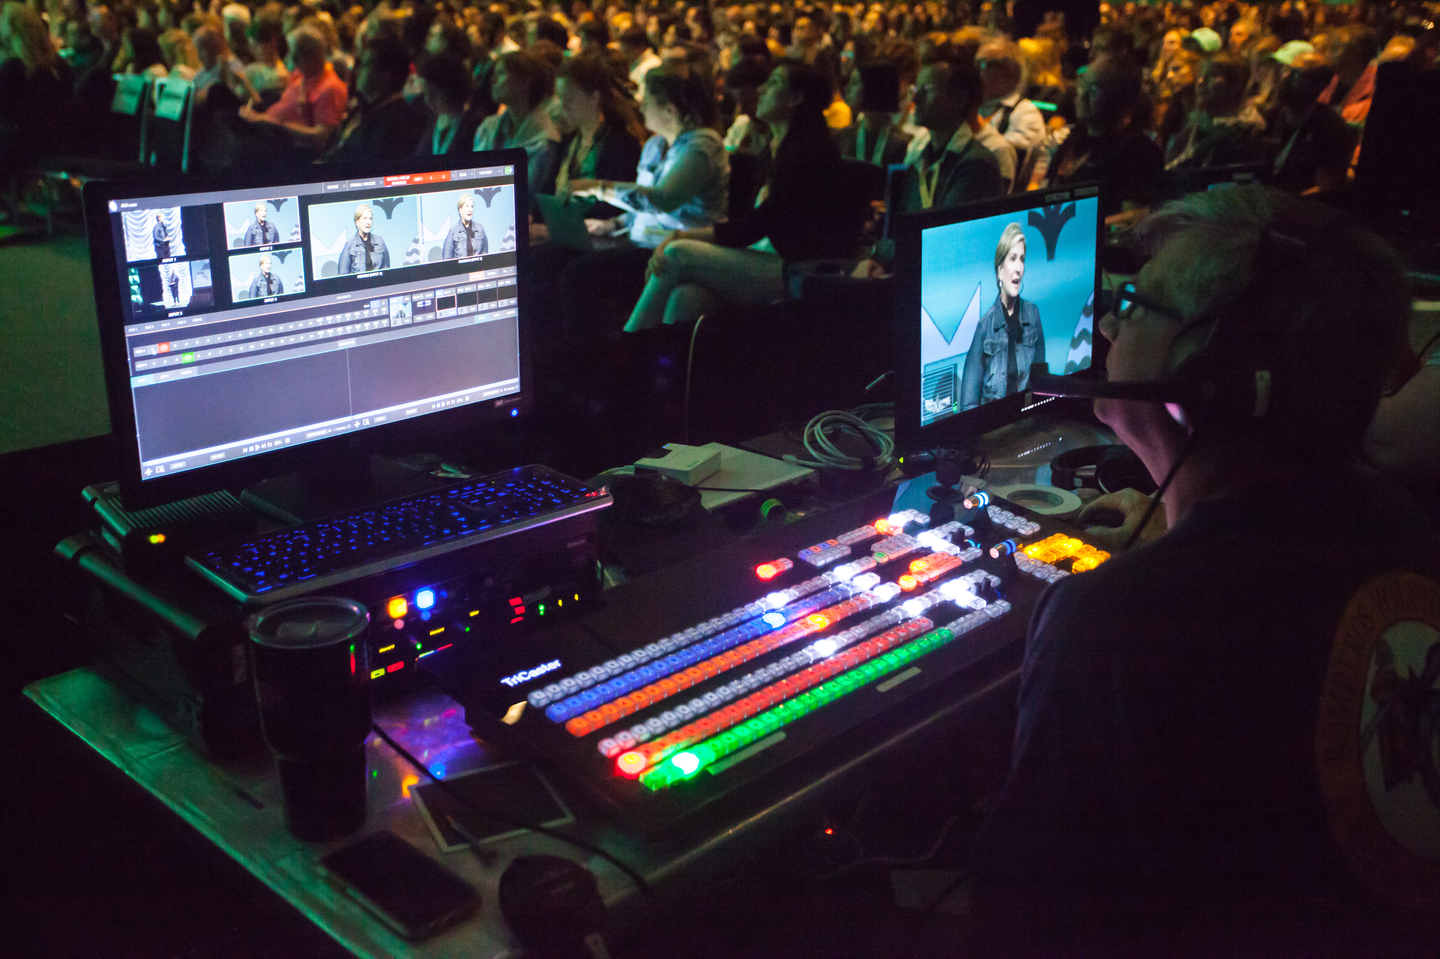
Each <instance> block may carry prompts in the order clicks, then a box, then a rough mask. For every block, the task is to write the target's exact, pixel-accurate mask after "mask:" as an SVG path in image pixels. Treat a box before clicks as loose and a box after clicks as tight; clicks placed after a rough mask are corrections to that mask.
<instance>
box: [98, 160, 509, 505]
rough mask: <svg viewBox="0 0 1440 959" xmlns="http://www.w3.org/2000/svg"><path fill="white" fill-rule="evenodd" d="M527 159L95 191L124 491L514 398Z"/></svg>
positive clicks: (102, 308)
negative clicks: (128, 463)
mask: <svg viewBox="0 0 1440 959" xmlns="http://www.w3.org/2000/svg"><path fill="white" fill-rule="evenodd" d="M524 170H525V160H524V155H523V153H521V152H519V151H498V152H494V153H477V154H472V155H467V156H465V157H463V158H453V157H452V158H450V159H449V160H448V161H447V160H445V158H426V159H423V160H409V161H405V163H404V164H401V165H395V166H394V167H393V168H392V169H389V170H374V169H373V168H371V169H369V170H367V171H365V172H364V173H360V172H357V171H354V170H350V171H345V170H342V169H341V168H330V167H312V168H307V169H305V170H303V171H302V172H300V173H298V174H292V175H290V176H288V177H287V176H283V175H274V174H272V175H269V176H265V175H257V176H256V177H255V178H254V179H252V180H248V181H245V182H234V181H233V180H231V181H215V180H202V179H190V178H184V179H173V180H170V181H168V182H162V181H159V180H155V179H151V180H143V181H130V182H123V183H122V182H109V183H97V184H94V185H93V186H92V187H87V193H86V210H87V226H88V228H89V230H90V235H91V254H92V257H93V258H94V260H95V262H94V275H95V286H96V299H97V304H98V306H99V312H100V319H101V338H102V346H103V348H104V351H105V355H106V373H107V379H108V381H109V388H110V400H111V407H112V420H113V421H114V425H115V433H116V436H117V438H119V439H120V440H121V442H122V444H124V446H126V447H129V448H130V449H131V451H132V452H133V459H134V462H133V466H134V470H133V472H134V476H133V477H132V479H133V480H136V481H138V487H137V484H136V483H135V482H131V483H129V484H126V483H125V482H124V477H122V491H124V492H125V493H126V500H127V503H128V502H129V501H130V500H131V499H132V498H143V499H145V500H147V501H158V502H163V501H165V500H166V499H171V498H174V497H173V496H156V495H153V494H154V493H155V491H156V490H158V489H161V488H163V489H164V490H166V491H168V492H170V493H174V492H179V491H181V489H180V487H181V486H182V485H190V486H197V487H198V486H202V485H203V486H209V487H210V488H218V486H217V484H215V483H214V482H213V481H210V479H213V477H215V476H223V475H228V471H227V470H225V469H223V467H226V466H228V465H230V464H234V463H237V462H240V461H244V460H247V459H251V458H256V457H262V456H264V455H265V454H269V453H271V452H272V451H276V450H284V449H287V448H295V447H300V446H306V445H307V444H315V443H320V442H323V441H326V440H329V439H332V438H335V437H339V436H344V435H347V434H353V433H356V432H358V431H365V430H370V429H381V428H389V427H391V426H392V425H393V424H396V423H399V422H403V421H406V420H410V419H414V418H418V417H427V416H430V415H433V414H436V413H440V412H442V411H447V410H452V409H455V408H459V407H484V408H486V409H488V410H490V411H493V412H495V413H497V414H498V415H506V414H508V413H514V412H516V411H518V406H519V402H520V398H521V395H522V362H521V360H522V357H521V336H520V303H519V292H518V265H519V252H520V251H519V250H518V249H517V244H519V243H523V236H520V235H519V233H517V217H516V211H517V210H524V209H525V208H526V206H525V203H526V198H525V197H524V196H523V194H524V191H525V177H524ZM518 222H519V224H520V225H521V226H523V225H524V223H523V219H521V220H520V221H518ZM520 233H523V230H522V231H520ZM132 437H133V444H134V445H133V447H130V442H131V438H132ZM282 458H283V457H282ZM292 465H293V464H292ZM202 470H204V471H209V473H208V474H207V477H208V478H207V481H206V482H204V483H203V484H202V483H199V482H198V478H197V482H196V483H192V484H179V483H177V482H173V481H172V478H174V477H176V476H178V475H182V474H188V473H193V472H195V471H202ZM250 472H256V471H250ZM127 485H128V487H129V489H125V487H126V486H127ZM222 485H229V484H222ZM137 488H142V489H146V490H147V492H146V493H145V494H144V495H143V496H142V497H136V496H134V495H133V494H134V491H135V490H136V489H137Z"/></svg>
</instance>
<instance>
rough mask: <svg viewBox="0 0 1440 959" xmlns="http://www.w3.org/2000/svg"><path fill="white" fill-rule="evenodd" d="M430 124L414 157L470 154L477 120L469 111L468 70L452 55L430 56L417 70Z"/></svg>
mask: <svg viewBox="0 0 1440 959" xmlns="http://www.w3.org/2000/svg"><path fill="white" fill-rule="evenodd" d="M416 75H417V76H418V77H419V78H420V81H421V82H422V83H423V84H424V92H423V93H422V94H421V96H422V98H423V100H424V102H425V106H426V108H427V109H429V111H430V113H431V118H430V122H429V123H428V124H427V125H426V127H425V130H424V132H423V133H421V134H420V142H419V143H418V144H416V146H415V153H416V155H417V156H441V155H444V154H451V153H470V152H471V144H472V143H473V142H474V140H475V128H476V127H478V126H479V125H480V117H479V116H477V115H476V114H475V112H474V111H473V110H470V109H468V105H469V102H470V70H469V68H467V67H466V66H465V61H463V60H461V59H460V58H459V57H457V56H455V54H453V53H432V54H431V55H429V56H428V57H426V58H425V59H424V60H421V61H420V65H419V66H418V67H417V68H416Z"/></svg>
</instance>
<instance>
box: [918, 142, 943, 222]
mask: <svg viewBox="0 0 1440 959" xmlns="http://www.w3.org/2000/svg"><path fill="white" fill-rule="evenodd" d="M940 157H941V159H944V157H945V154H943V153H942V154H940ZM918 167H919V173H920V183H919V186H920V206H921V207H922V208H924V209H926V210H928V209H930V208H931V207H933V206H934V205H935V191H936V189H938V188H939V186H940V161H939V160H936V161H935V163H934V164H933V165H931V166H930V168H929V169H928V170H927V169H926V163H925V158H924V157H923V156H922V157H921V158H920V162H919V164H918Z"/></svg>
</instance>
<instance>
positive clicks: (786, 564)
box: [755, 558, 795, 580]
mask: <svg viewBox="0 0 1440 959" xmlns="http://www.w3.org/2000/svg"><path fill="white" fill-rule="evenodd" d="M794 565H795V564H794V563H792V562H790V560H788V559H783V558H782V559H772V560H771V561H770V562H768V563H761V564H760V565H759V566H756V567H755V575H756V576H759V577H760V578H761V579H766V580H768V579H774V578H775V577H776V576H779V575H780V574H781V573H783V572H785V571H786V570H787V569H791V568H793V567H794Z"/></svg>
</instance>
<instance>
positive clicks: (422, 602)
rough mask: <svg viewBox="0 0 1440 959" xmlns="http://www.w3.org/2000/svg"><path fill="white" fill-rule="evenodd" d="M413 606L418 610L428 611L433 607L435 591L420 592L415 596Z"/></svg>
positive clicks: (424, 590)
mask: <svg viewBox="0 0 1440 959" xmlns="http://www.w3.org/2000/svg"><path fill="white" fill-rule="evenodd" d="M415 605H416V606H417V607H419V608H420V609H430V608H431V607H432V606H434V605H435V590H433V589H422V590H420V592H418V593H416V594H415Z"/></svg>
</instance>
